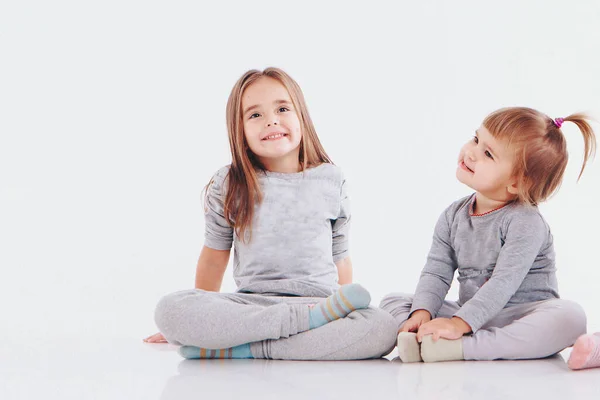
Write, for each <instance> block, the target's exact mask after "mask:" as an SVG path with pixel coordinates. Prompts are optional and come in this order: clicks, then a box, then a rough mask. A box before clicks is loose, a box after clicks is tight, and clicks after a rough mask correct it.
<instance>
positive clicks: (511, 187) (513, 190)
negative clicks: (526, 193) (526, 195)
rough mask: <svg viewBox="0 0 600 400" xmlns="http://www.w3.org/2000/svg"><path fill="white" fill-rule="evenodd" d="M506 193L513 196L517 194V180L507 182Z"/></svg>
mask: <svg viewBox="0 0 600 400" xmlns="http://www.w3.org/2000/svg"><path fill="white" fill-rule="evenodd" d="M506 191H507V192H508V193H510V194H512V195H514V196H516V195H518V194H519V181H518V179H517V178H513V179H511V180H510V181H509V182H508V186H506Z"/></svg>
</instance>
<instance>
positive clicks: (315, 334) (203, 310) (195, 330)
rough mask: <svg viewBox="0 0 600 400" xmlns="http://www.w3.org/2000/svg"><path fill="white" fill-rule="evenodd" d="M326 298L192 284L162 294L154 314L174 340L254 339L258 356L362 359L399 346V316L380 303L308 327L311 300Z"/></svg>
mask: <svg viewBox="0 0 600 400" xmlns="http://www.w3.org/2000/svg"><path fill="white" fill-rule="evenodd" d="M321 300H323V298H311V297H280V296H265V295H260V294H248V293H215V292H206V291H203V290H198V289H192V290H184V291H180V292H176V293H173V294H170V295H167V296H165V297H163V298H162V299H161V300H160V302H159V303H158V306H157V307H156V313H155V320H156V325H157V326H158V329H159V330H160V332H161V333H162V334H163V335H164V336H165V338H166V339H167V341H169V342H170V343H174V344H177V345H187V346H197V347H202V348H207V349H225V348H229V347H233V346H238V345H241V344H245V343H250V349H251V351H252V354H253V356H254V357H255V358H264V359H281V360H359V359H369V358H379V357H381V356H383V355H385V354H387V353H389V352H390V351H391V350H392V349H393V348H394V344H395V341H396V333H397V327H396V322H395V321H394V319H393V318H392V317H391V316H390V315H389V313H387V312H385V311H383V310H380V309H378V308H371V307H370V308H367V309H363V310H356V311H354V312H352V313H350V314H349V315H348V316H347V317H345V318H340V319H338V320H336V321H333V322H330V323H328V324H325V325H324V326H322V327H320V328H317V329H311V330H308V324H309V318H308V311H309V308H308V307H307V306H308V305H309V304H315V303H317V302H319V301H321Z"/></svg>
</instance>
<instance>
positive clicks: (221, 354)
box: [179, 343, 254, 359]
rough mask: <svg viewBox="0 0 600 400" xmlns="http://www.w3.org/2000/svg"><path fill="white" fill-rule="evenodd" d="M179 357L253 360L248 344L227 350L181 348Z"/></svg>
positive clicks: (194, 347)
mask: <svg viewBox="0 0 600 400" xmlns="http://www.w3.org/2000/svg"><path fill="white" fill-rule="evenodd" d="M179 355H181V356H182V357H183V358H188V359H198V358H254V357H253V356H252V353H251V352H250V343H246V344H241V345H239V346H235V347H230V348H228V349H203V348H200V347H196V346H181V347H180V348H179Z"/></svg>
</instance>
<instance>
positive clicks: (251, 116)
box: [250, 113, 260, 119]
mask: <svg viewBox="0 0 600 400" xmlns="http://www.w3.org/2000/svg"><path fill="white" fill-rule="evenodd" d="M258 117H260V114H259V113H254V114H252V115H250V119H252V118H258Z"/></svg>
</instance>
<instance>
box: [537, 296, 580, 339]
mask: <svg viewBox="0 0 600 400" xmlns="http://www.w3.org/2000/svg"><path fill="white" fill-rule="evenodd" d="M545 306H546V307H550V308H552V309H553V312H554V313H555V316H554V319H555V321H556V322H557V323H558V324H559V325H560V327H559V328H560V329H561V330H570V331H572V332H573V334H574V335H577V336H579V335H583V334H584V333H585V332H586V330H587V316H586V315H585V311H584V310H583V307H581V306H580V305H579V304H578V303H576V302H574V301H571V300H563V299H556V300H549V301H548V302H547V303H546V304H545Z"/></svg>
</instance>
